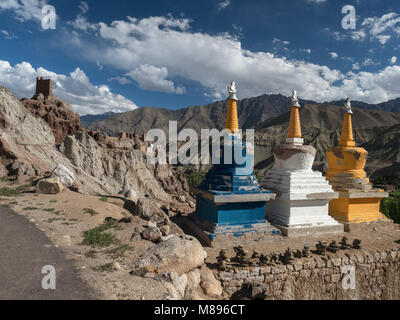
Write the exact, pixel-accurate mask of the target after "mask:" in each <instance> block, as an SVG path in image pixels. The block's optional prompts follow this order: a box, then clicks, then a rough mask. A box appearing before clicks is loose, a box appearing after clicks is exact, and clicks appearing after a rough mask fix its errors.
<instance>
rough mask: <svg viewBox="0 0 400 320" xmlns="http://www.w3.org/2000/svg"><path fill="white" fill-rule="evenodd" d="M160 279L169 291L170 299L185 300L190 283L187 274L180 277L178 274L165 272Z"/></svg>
mask: <svg viewBox="0 0 400 320" xmlns="http://www.w3.org/2000/svg"><path fill="white" fill-rule="evenodd" d="M158 279H159V280H161V281H162V282H163V284H164V285H165V286H166V287H167V288H168V289H169V291H170V295H169V299H174V300H175V299H183V297H184V296H185V291H186V286H187V283H188V276H187V275H186V274H182V275H181V276H179V275H178V274H177V273H176V272H163V273H161V274H160V276H159V277H158Z"/></svg>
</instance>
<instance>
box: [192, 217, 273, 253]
mask: <svg viewBox="0 0 400 320" xmlns="http://www.w3.org/2000/svg"><path fill="white" fill-rule="evenodd" d="M185 225H186V227H188V228H189V229H190V230H191V231H192V232H193V234H194V236H196V237H197V238H198V239H199V240H202V241H203V242H204V243H206V244H207V245H209V246H211V247H213V246H215V245H217V246H218V245H223V244H226V243H231V242H232V240H234V239H243V240H244V239H246V240H249V239H251V240H253V239H260V238H262V239H263V241H268V239H269V238H272V237H274V236H277V235H280V234H281V231H280V230H279V229H278V228H275V227H273V226H272V225H271V224H269V223H268V222H267V221H266V220H264V221H262V222H259V223H253V224H247V225H217V224H214V223H210V222H208V221H207V222H204V221H200V220H198V219H197V217H196V216H195V215H193V216H191V217H188V218H187V219H186V220H185Z"/></svg>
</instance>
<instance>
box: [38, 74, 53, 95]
mask: <svg viewBox="0 0 400 320" xmlns="http://www.w3.org/2000/svg"><path fill="white" fill-rule="evenodd" d="M40 93H41V94H43V95H44V96H45V97H51V96H53V83H52V81H51V79H43V77H40V78H36V95H39V94H40Z"/></svg>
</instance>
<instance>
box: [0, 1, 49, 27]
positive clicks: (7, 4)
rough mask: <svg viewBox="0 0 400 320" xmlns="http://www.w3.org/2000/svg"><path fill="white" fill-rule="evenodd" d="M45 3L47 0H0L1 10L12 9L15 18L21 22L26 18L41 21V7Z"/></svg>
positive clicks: (26, 19)
mask: <svg viewBox="0 0 400 320" xmlns="http://www.w3.org/2000/svg"><path fill="white" fill-rule="evenodd" d="M46 4H47V0H1V1H0V12H1V11H8V10H10V11H12V12H14V14H15V18H16V19H17V20H19V21H21V22H23V21H28V20H36V21H41V20H42V18H43V16H42V8H43V7H44V6H45V5H46Z"/></svg>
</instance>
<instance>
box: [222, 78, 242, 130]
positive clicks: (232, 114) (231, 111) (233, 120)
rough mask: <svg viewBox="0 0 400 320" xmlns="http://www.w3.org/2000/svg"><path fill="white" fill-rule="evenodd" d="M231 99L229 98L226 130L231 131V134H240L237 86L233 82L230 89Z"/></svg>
mask: <svg viewBox="0 0 400 320" xmlns="http://www.w3.org/2000/svg"><path fill="white" fill-rule="evenodd" d="M228 92H229V98H228V114H227V116H226V123H225V129H228V130H230V132H231V133H237V132H239V120H238V113H237V100H238V98H237V96H236V92H237V91H236V84H235V82H234V81H232V83H231V85H230V86H229V87H228Z"/></svg>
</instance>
